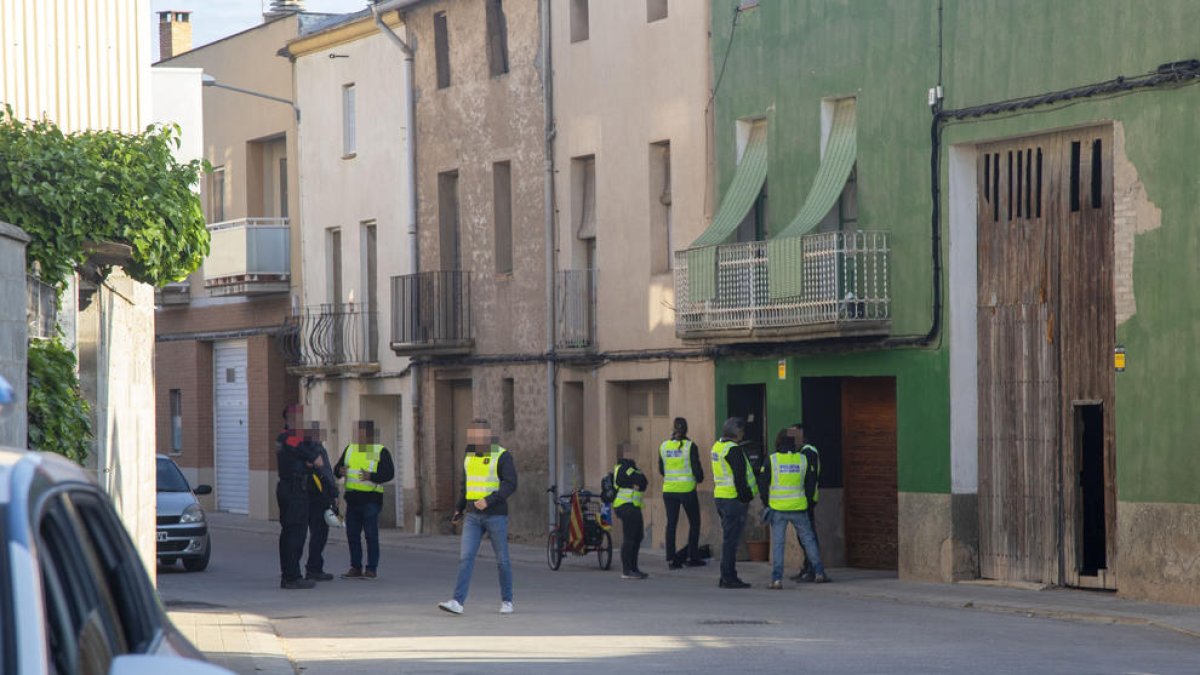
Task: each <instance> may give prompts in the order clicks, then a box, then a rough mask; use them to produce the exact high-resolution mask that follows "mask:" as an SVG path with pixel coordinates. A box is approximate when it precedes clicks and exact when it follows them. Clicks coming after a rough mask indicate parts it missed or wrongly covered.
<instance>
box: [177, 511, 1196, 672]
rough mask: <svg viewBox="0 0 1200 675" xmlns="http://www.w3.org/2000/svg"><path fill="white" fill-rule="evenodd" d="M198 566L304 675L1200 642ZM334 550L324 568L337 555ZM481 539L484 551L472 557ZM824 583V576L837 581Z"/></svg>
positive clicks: (878, 662) (1072, 652) (532, 576)
mask: <svg viewBox="0 0 1200 675" xmlns="http://www.w3.org/2000/svg"><path fill="white" fill-rule="evenodd" d="M214 536H215V542H216V543H215V546H216V548H215V549H214V557H213V561H212V564H211V566H210V567H209V569H208V571H206V572H203V573H200V574H187V573H184V572H182V570H180V571H173V570H160V572H159V586H160V591H161V593H162V596H163V598H164V600H166V601H167V602H168V604H169V605H175V606H180V603H186V604H187V605H189V606H192V607H197V608H211V609H213V610H214V611H216V610H218V609H229V610H236V611H239V612H247V613H253V614H259V615H262V616H265V617H268V618H269V619H271V621H272V622H273V623H274V626H275V628H276V631H277V632H278V634H279V636H280V637H281V638H282V641H283V645H284V648H285V650H286V652H287V654H288V656H289V657H290V658H291V659H292V662H293V664H294V665H295V666H296V668H297V669H298V671H300V672H304V673H306V674H308V673H313V674H315V673H356V674H362V673H513V674H522V675H524V674H528V673H562V672H566V671H567V670H568V669H569V670H571V671H575V670H576V669H578V668H580V667H583V668H588V669H591V668H603V669H607V672H612V673H651V674H653V675H659V674H661V673H699V672H711V673H723V674H727V675H734V674H740V673H798V672H804V673H887V674H889V675H899V674H901V673H1071V674H1078V673H1120V674H1135V673H1136V674H1147V673H1162V674H1165V673H1181V674H1185V673H1186V674H1189V675H1194V674H1196V673H1200V640H1197V639H1195V638H1194V637H1189V636H1186V635H1181V634H1175V633H1171V632H1169V631H1164V630H1159V629H1154V628H1144V627H1134V626H1124V625H1108V624H1100V623H1083V622H1072V621H1060V620H1053V619H1044V618H1033V617H1027V616H1023V615H1019V614H1004V613H991V612H984V611H978V610H971V609H945V608H937V607H923V606H915V605H908V604H900V603H895V602H884V601H875V600H862V599H855V598H847V597H842V596H838V595H834V594H826V593H816V592H813V591H812V590H811V587H808V589H807V592H806V588H804V587H800V586H796V585H794V584H793V585H791V587H790V588H788V589H786V590H784V591H769V590H767V589H765V588H761V587H757V588H753V589H749V590H739V591H735V590H722V589H718V588H717V587H716V572H715V569H714V570H713V574H712V579H711V580H709V579H701V578H699V577H694V576H693V577H683V576H674V575H670V574H669V573H668V572H667V570H666V569H665V566H662V567H660V563H659V561H658V560H657V557H653V560H644V561H643V565H642V567H643V569H645V570H646V571H648V572H651V577H650V579H648V580H645V581H623V580H621V579H620V578H619V574H618V573H617V571H616V568H619V562H617V561H614V570H613V571H609V572H601V571H599V569H598V568H597V566H596V564H595V559H594V557H589V558H586V559H585V558H577V559H575V558H568V559H567V560H566V561H565V562H564V563H563V567H562V569H560V570H559V571H557V572H552V571H550V570H549V569H548V568H547V567H546V566H545V564H535V563H532V562H525V563H522V562H515V563H514V577H515V606H516V613H515V614H513V615H510V616H501V615H499V613H498V609H499V590H498V583H497V579H496V576H497V575H496V571H495V564H494V562H493V561H492V560H491V559H489V558H483V557H481V559H480V560H479V562H478V563H477V564H476V569H475V580H474V584H473V585H472V588H471V594H470V597H469V598H468V600H467V603H466V608H467V612H466V614H464V615H463V616H453V615H450V614H447V613H445V612H441V611H439V610H438V609H437V608H436V607H435V605H436V603H437V602H439V601H441V600H445V599H448V598H449V597H450V595H451V591H452V589H453V584H454V576H455V570H456V565H457V562H456V559H455V556H453V555H451V554H448V553H438V552H427V551H412V550H401V549H398V548H395V549H393V548H385V549H384V552H383V560H382V562H381V565H380V577H379V579H377V580H374V581H365V580H364V581H345V580H341V579H338V580H335V581H332V582H327V583H323V584H321V585H320V586H318V588H316V589H314V590H308V591H283V590H280V589H279V587H278V562H277V549H276V540H275V539H274V538H273V537H271V536H269V535H266V534H262V533H254V532H245V531H237V530H229V531H218V532H216V533H215V535H214ZM342 546H343V545H342V544H337V543H333V542H331V544H330V547H329V549H328V550H327V553H326V559H327V561H329V562H328V563H327V569H328V571H331V572H335V573H336V572H340V571H343V569H344V567H345V566H346V561H348V559H349V557H348V554H347V553H346V552H345V550H344V549H343V548H342ZM487 548H488V545H487V544H486V542H485V544H484V546H483V549H485V550H486V549H487ZM835 583H836V582H835Z"/></svg>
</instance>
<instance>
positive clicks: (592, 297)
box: [555, 270, 596, 349]
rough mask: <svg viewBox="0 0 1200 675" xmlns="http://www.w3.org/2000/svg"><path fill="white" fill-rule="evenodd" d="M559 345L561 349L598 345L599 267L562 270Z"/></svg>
mask: <svg viewBox="0 0 1200 675" xmlns="http://www.w3.org/2000/svg"><path fill="white" fill-rule="evenodd" d="M555 291H556V296H557V298H558V308H557V309H558V311H557V317H558V321H557V324H558V326H557V328H558V330H557V331H556V333H555V334H556V336H557V338H556V340H555V345H556V347H557V348H558V349H589V348H591V347H595V346H596V270H564V271H561V272H559V273H558V279H557V284H556V289H555Z"/></svg>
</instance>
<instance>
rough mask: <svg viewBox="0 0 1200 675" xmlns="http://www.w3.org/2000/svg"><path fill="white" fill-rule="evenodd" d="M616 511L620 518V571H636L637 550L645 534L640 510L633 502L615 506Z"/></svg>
mask: <svg viewBox="0 0 1200 675" xmlns="http://www.w3.org/2000/svg"><path fill="white" fill-rule="evenodd" d="M616 513H617V517H618V518H620V519H621V533H622V538H621V571H622V572H636V571H637V569H638V550H639V549H640V548H641V547H642V537H643V536H645V534H646V527H645V524H644V522H643V521H642V510H641V509H639V508H638V507H636V506H634V505H633V504H622V505H620V506H618V507H617V508H616Z"/></svg>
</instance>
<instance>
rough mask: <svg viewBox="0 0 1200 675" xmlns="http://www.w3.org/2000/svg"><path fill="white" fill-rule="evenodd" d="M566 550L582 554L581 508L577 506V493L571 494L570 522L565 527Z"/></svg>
mask: <svg viewBox="0 0 1200 675" xmlns="http://www.w3.org/2000/svg"><path fill="white" fill-rule="evenodd" d="M567 549H568V550H570V551H572V552H575V553H583V549H584V541H583V507H582V506H581V505H580V504H579V493H578V492H575V493H572V494H571V520H570V522H569V523H568V525H567Z"/></svg>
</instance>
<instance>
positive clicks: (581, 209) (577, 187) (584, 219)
mask: <svg viewBox="0 0 1200 675" xmlns="http://www.w3.org/2000/svg"><path fill="white" fill-rule="evenodd" d="M571 183H572V185H571V208H572V211H573V218H572V220H573V221H574V224H575V236H577V237H579V238H580V239H595V238H596V156H595V155H588V156H586V157H575V158H574V159H572V160H571Z"/></svg>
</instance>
